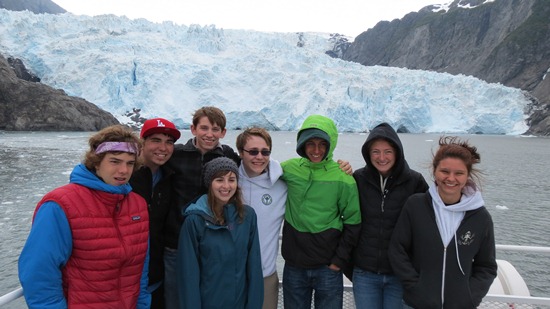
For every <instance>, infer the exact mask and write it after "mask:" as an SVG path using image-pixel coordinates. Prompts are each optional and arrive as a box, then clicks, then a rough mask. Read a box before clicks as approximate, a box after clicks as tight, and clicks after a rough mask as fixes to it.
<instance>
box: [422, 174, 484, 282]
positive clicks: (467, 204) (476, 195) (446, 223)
mask: <svg viewBox="0 0 550 309" xmlns="http://www.w3.org/2000/svg"><path fill="white" fill-rule="evenodd" d="M428 192H429V193H430V195H431V196H432V201H433V202H432V205H433V209H434V212H435V221H436V223H437V228H438V229H439V234H440V236H441V240H442V241H443V245H444V246H445V248H447V246H448V245H449V243H450V242H451V239H453V237H454V239H455V247H456V258H457V261H458V267H459V268H460V271H461V272H462V274H464V271H463V270H462V265H460V257H459V253H458V240H457V236H456V231H457V230H458V227H459V226H460V223H461V222H462V219H464V216H465V214H466V211H469V210H475V209H478V208H480V207H483V205H485V202H484V201H483V198H482V197H481V192H480V191H479V190H478V189H477V188H476V186H475V185H474V184H468V185H466V186H465V187H464V189H462V196H461V197H460V201H459V202H458V203H456V204H454V205H445V203H443V201H442V200H441V197H440V196H439V193H438V192H437V185H433V186H430V189H429V190H428Z"/></svg>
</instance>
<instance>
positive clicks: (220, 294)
mask: <svg viewBox="0 0 550 309" xmlns="http://www.w3.org/2000/svg"><path fill="white" fill-rule="evenodd" d="M245 207H246V209H245V217H244V218H243V221H242V222H239V216H238V213H237V211H236V208H235V206H234V205H233V204H228V205H225V206H224V215H225V219H226V225H216V224H215V223H213V222H215V220H214V218H213V215H212V212H211V210H210V208H209V207H208V203H207V195H206V194H205V195H202V196H201V197H200V198H199V199H198V200H197V201H196V202H195V203H193V204H191V205H190V206H189V207H188V208H187V209H186V211H185V214H184V216H185V221H184V223H183V226H182V228H181V234H180V237H179V246H178V248H179V250H178V256H177V280H178V286H179V298H180V304H181V308H189V309H197V308H202V309H206V308H235V309H237V308H250V309H260V308H262V304H263V295H264V287H263V275H262V262H261V258H260V243H259V240H258V227H257V223H256V213H255V212H254V209H252V207H250V206H245Z"/></svg>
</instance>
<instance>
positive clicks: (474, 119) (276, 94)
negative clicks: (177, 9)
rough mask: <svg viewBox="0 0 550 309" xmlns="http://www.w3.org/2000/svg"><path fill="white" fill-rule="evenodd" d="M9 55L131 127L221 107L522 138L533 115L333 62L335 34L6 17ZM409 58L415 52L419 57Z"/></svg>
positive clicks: (246, 120) (422, 81)
mask: <svg viewBox="0 0 550 309" xmlns="http://www.w3.org/2000/svg"><path fill="white" fill-rule="evenodd" d="M0 38H1V40H0V51H1V52H2V53H3V54H4V56H12V57H16V58H20V59H21V60H23V62H24V63H25V65H26V66H27V68H28V69H29V70H31V71H32V72H33V73H34V74H35V75H37V76H38V77H39V78H41V82H42V83H44V84H46V85H49V86H51V87H54V88H58V89H63V90H64V91H65V92H66V93H67V94H69V95H72V96H78V97H82V98H84V99H86V100H88V101H90V102H92V103H94V104H96V105H97V106H99V107H100V108H102V109H104V110H106V111H108V112H110V113H112V114H113V115H114V116H115V117H117V119H118V120H119V121H120V122H122V123H131V120H130V118H129V116H128V115H129V113H128V112H130V111H132V110H134V109H140V110H141V111H140V114H141V116H142V117H145V118H150V117H164V118H167V119H170V120H172V121H173V122H174V123H176V125H177V126H178V128H180V129H187V128H189V125H190V123H189V122H190V121H191V115H192V113H193V112H194V111H195V110H196V109H197V108H199V107H200V106H205V105H213V106H217V107H219V108H221V109H222V110H223V111H224V112H225V113H226V115H227V119H228V124H227V127H228V128H229V129H240V128H244V127H247V126H251V125H260V126H263V127H266V128H268V129H270V130H285V131H292V130H297V129H299V127H300V125H301V123H302V121H303V120H304V119H305V118H306V117H307V116H308V115H310V114H322V115H326V116H328V117H330V118H332V119H334V121H335V123H336V125H337V127H338V129H339V131H341V132H368V130H369V129H370V128H373V127H374V126H375V125H377V124H378V123H380V122H383V121H385V122H388V123H389V124H390V125H392V126H393V127H394V128H396V129H399V130H402V131H408V132H411V133H482V134H508V135H518V134H522V133H524V132H525V131H527V129H528V126H527V124H526V118H527V115H525V112H524V111H525V110H526V109H527V106H528V105H529V104H530V101H529V98H528V96H527V95H526V94H525V93H524V92H523V91H521V90H520V89H515V88H510V87H504V86H502V85H500V84H490V83H486V82H484V81H482V80H479V79H477V78H474V77H471V76H463V75H459V76H454V75H450V74H446V73H435V72H428V71H420V70H409V69H401V68H391V67H381V66H371V67H366V66H362V65H360V64H358V63H352V62H346V61H343V60H341V59H336V58H331V57H329V56H327V55H326V54H325V51H327V50H330V49H332V47H333V46H332V44H333V43H331V40H330V34H326V33H279V32H269V33H268V32H257V31H249V30H237V29H219V28H216V26H215V25H206V26H200V25H189V26H186V25H178V24H176V23H173V22H163V23H153V22H150V21H148V20H145V19H134V20H132V19H129V18H126V17H124V16H122V17H117V16H114V15H101V16H95V17H90V16H85V15H73V14H70V13H65V14H61V15H51V14H33V13H30V12H28V11H24V12H12V11H7V10H4V9H0ZM411 52H412V51H411Z"/></svg>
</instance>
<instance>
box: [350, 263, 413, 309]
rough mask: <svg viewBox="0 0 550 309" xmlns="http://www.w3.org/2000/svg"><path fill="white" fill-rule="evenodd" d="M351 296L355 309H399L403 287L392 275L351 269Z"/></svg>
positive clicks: (356, 268)
mask: <svg viewBox="0 0 550 309" xmlns="http://www.w3.org/2000/svg"><path fill="white" fill-rule="evenodd" d="M353 296H354V299H355V307H356V308H357V309H367V308H368V309H401V308H402V303H403V287H402V286H401V282H400V281H399V278H397V276H394V275H385V274H375V273H372V272H369V271H365V270H363V269H361V268H358V267H355V268H354V269H353Z"/></svg>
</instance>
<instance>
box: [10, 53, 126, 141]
mask: <svg viewBox="0 0 550 309" xmlns="http://www.w3.org/2000/svg"><path fill="white" fill-rule="evenodd" d="M11 62H12V63H13V64H15V65H16V69H14V68H13V67H12V66H10V64H9V63H8V61H7V60H6V58H4V57H3V56H1V55H0V130H7V131H98V130H100V129H102V128H104V127H106V126H109V125H113V124H118V123H119V122H118V120H117V119H116V118H115V117H114V116H113V115H111V114H110V113H108V112H106V111H104V110H102V109H100V108H99V107H97V106H96V105H94V104H92V103H90V102H88V101H86V100H84V99H81V98H77V97H71V96H68V95H67V94H65V92H64V91H63V90H59V89H53V88H51V87H48V86H46V85H43V84H41V83H39V82H36V81H28V80H25V79H22V78H24V77H26V78H27V79H30V80H33V79H35V78H36V77H35V76H33V75H32V74H30V73H28V72H27V71H26V70H25V69H24V67H22V66H21V65H22V64H21V62H20V61H17V60H15V59H12V61H11ZM16 72H19V76H18V75H17V74H16Z"/></svg>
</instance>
